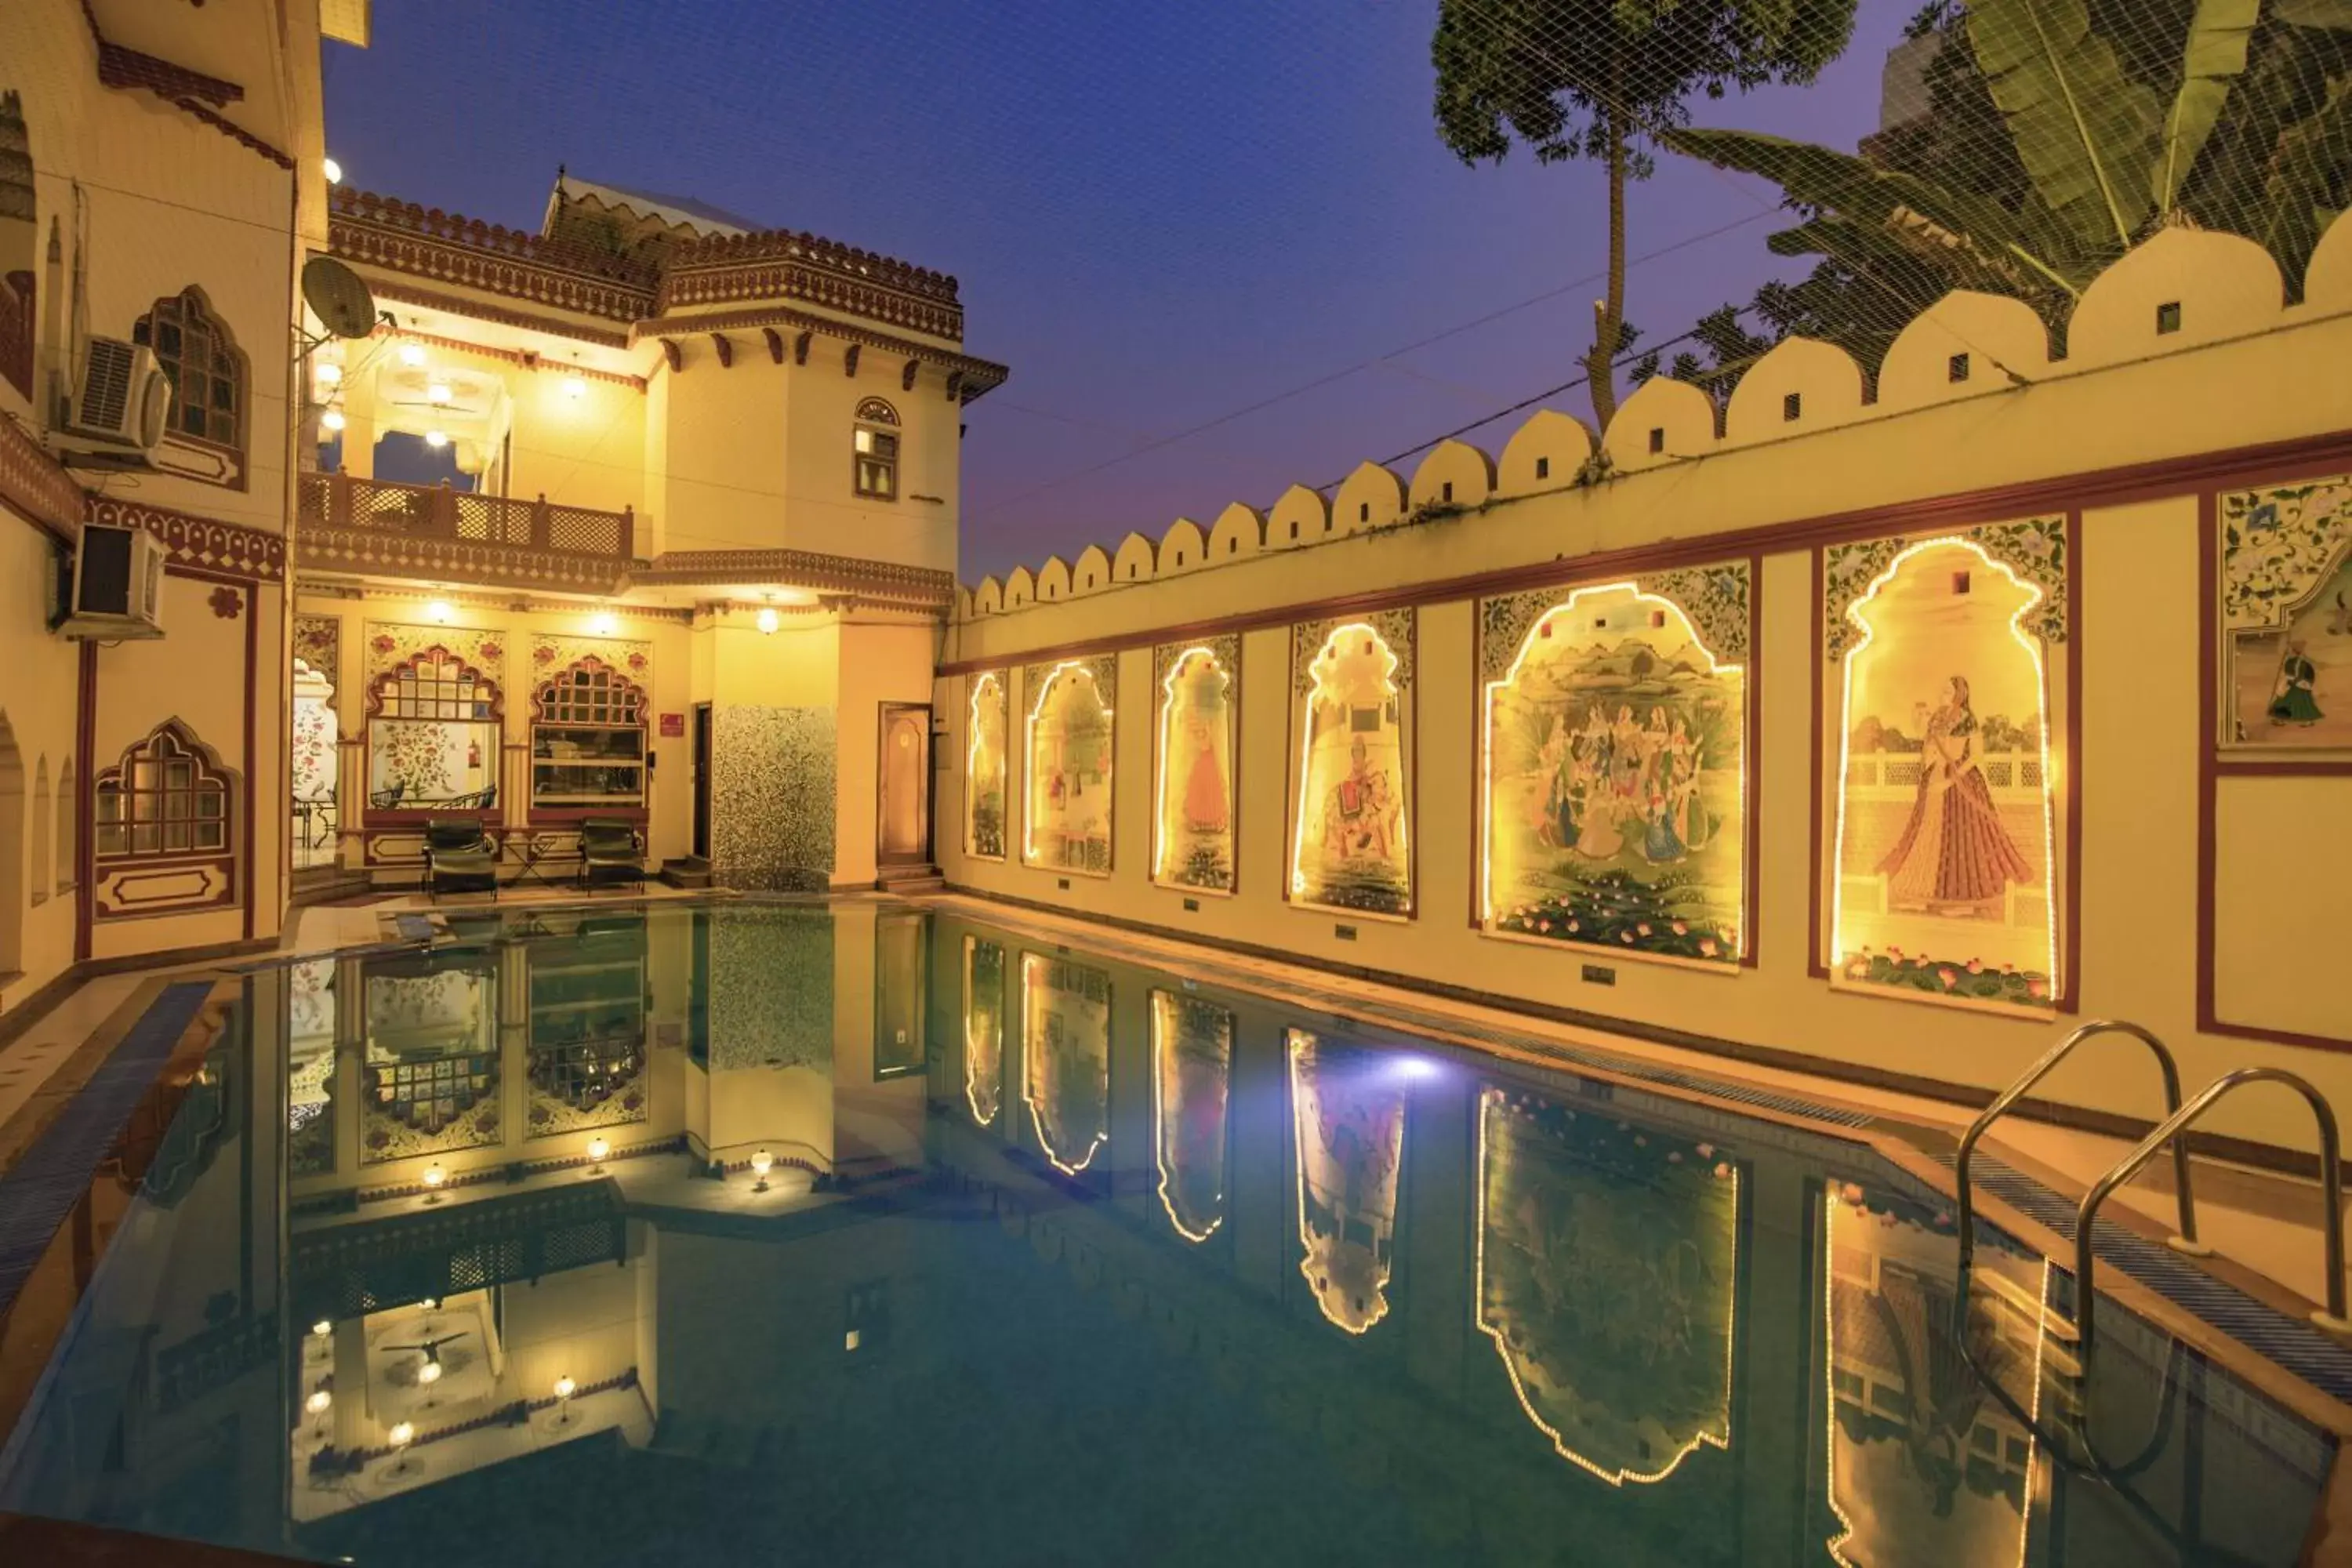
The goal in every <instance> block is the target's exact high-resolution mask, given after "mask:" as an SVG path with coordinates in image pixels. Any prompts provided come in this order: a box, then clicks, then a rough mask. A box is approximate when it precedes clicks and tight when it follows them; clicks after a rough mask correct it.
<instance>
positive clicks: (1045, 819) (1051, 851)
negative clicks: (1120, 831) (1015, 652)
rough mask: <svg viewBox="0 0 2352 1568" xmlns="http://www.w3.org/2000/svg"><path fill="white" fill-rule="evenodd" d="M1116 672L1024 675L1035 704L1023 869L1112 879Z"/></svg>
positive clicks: (1105, 668)
mask: <svg viewBox="0 0 2352 1568" xmlns="http://www.w3.org/2000/svg"><path fill="white" fill-rule="evenodd" d="M1021 685H1022V691H1023V694H1024V696H1025V697H1027V698H1028V700H1029V704H1030V706H1029V721H1028V738H1027V739H1028V743H1027V753H1028V769H1027V774H1026V778H1025V779H1024V786H1025V789H1026V795H1027V808H1026V814H1025V816H1024V823H1023V829H1022V850H1021V858H1022V863H1023V864H1024V865H1029V866H1037V867H1042V868H1046V869H1048V870H1055V871H1072V872H1076V873H1077V874H1078V875H1080V876H1086V877H1108V876H1109V875H1110V833H1111V753H1112V745H1113V740H1114V734H1115V731H1113V729H1112V716H1111V700H1112V697H1113V694H1114V693H1115V692H1116V690H1117V689H1118V659H1117V658H1116V657H1115V656H1113V657H1106V658H1094V659H1066V660H1064V661H1063V662H1062V663H1060V664H1055V665H1050V666H1048V665H1033V666H1031V667H1030V668H1028V669H1026V670H1024V671H1023V673H1022V681H1021Z"/></svg>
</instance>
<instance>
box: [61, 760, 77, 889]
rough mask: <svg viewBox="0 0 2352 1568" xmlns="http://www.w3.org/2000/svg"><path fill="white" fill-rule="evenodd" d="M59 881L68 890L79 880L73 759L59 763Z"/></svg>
mask: <svg viewBox="0 0 2352 1568" xmlns="http://www.w3.org/2000/svg"><path fill="white" fill-rule="evenodd" d="M57 875H58V881H57V888H58V892H60V893H70V892H72V891H73V890H74V889H75V887H76V886H77V885H79V882H80V881H81V802H80V800H79V799H78V798H77V797H76V796H75V795H74V765H73V759H72V758H71V757H68V758H67V759H66V760H65V761H64V762H62V763H58V873H57Z"/></svg>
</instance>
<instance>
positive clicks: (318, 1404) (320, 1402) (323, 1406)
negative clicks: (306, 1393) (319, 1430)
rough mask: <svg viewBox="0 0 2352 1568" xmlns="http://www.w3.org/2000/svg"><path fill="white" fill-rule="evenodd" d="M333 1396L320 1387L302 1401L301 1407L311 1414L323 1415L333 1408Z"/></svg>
mask: <svg viewBox="0 0 2352 1568" xmlns="http://www.w3.org/2000/svg"><path fill="white" fill-rule="evenodd" d="M334 1405H335V1396H334V1395H333V1394H330V1393H329V1392H327V1390H325V1389H323V1388H321V1389H320V1390H318V1391H317V1392H316V1393H314V1394H311V1395H310V1398H308V1399H306V1400H304V1401H303V1402H302V1408H303V1409H305V1410H308V1411H309V1412H310V1414H311V1415H325V1414H326V1413H327V1412H328V1411H330V1410H331V1409H333V1408H334Z"/></svg>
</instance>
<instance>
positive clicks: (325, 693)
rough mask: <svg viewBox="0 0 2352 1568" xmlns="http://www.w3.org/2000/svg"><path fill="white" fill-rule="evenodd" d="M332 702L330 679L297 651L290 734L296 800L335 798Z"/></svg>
mask: <svg viewBox="0 0 2352 1568" xmlns="http://www.w3.org/2000/svg"><path fill="white" fill-rule="evenodd" d="M334 704H335V688H334V684H333V682H332V681H331V680H330V679H328V677H327V676H326V675H324V674H323V673H321V672H320V671H319V670H316V669H313V668H311V667H310V663H309V662H308V661H307V660H305V659H304V658H302V657H301V656H300V655H299V654H298V655H296V656H295V659H294V711H293V723H292V731H293V733H292V736H291V741H292V745H293V767H292V773H293V783H294V798H295V799H296V800H309V801H321V800H324V801H331V800H333V799H334V798H335V775H336V771H337V766H336V764H337V758H336V752H335V742H336V741H337V739H338V737H339V736H340V734H341V726H340V724H339V723H338V721H336V718H335V706H334Z"/></svg>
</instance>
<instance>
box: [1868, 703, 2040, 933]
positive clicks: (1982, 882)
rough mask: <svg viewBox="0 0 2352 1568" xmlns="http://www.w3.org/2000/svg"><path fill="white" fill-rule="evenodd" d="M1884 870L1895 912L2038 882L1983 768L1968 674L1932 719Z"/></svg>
mask: <svg viewBox="0 0 2352 1568" xmlns="http://www.w3.org/2000/svg"><path fill="white" fill-rule="evenodd" d="M1878 869H1879V871H1880V872H1881V873H1882V874H1883V875H1885V877H1886V878H1887V889H1886V898H1887V903H1888V906H1889V907H1890V908H1894V909H1911V910H1938V911H1942V910H1951V911H1954V912H1967V911H1968V910H1969V909H1971V908H1972V907H1974V906H1978V905H1983V904H1989V903H1993V902H1995V901H1997V900H2000V897H2001V895H2002V894H2003V893H2005V892H2006V891H2007V890H2008V889H2009V885H2010V884H2011V883H2012V882H2030V881H2032V879H2033V867H2032V864H2031V863H2030V862H2029V861H2028V860H2027V859H2026V858H2025V856H2024V855H2023V854H2022V853H2021V851H2020V850H2019V849H2018V847H2017V844H2016V841H2015V840H2013V839H2011V837H2010V836H2009V830H2008V829H2007V828H2005V827H2003V826H2001V824H2000V811H1999V809H1998V808H1997V807H1995V806H1994V805H1993V802H1992V790H1991V788H1990V786H1989V785H1987V784H1986V783H1985V777H1984V773H1983V771H1982V770H1981V769H1979V767H1978V766H1977V718H1976V713H1975V711H1974V710H1972V709H1970V707H1969V682H1968V678H1967V677H1966V676H1960V675H1956V676H1954V677H1952V680H1951V685H1950V687H1949V688H1948V689H1947V691H1946V694H1945V699H1944V702H1943V704H1942V706H1940V707H1938V708H1937V710H1935V712H1934V713H1933V714H1931V715H1930V716H1929V717H1928V720H1927V734H1926V736H1925V737H1924V739H1923V742H1922V744H1921V747H1920V752H1919V793H1918V795H1917V796H1916V798H1915V799H1914V800H1913V801H1912V803H1911V818H1910V820H1909V821H1908V822H1906V823H1905V824H1904V826H1903V835H1902V837H1899V838H1897V839H1896V840H1895V847H1894V848H1892V849H1890V850H1889V851H1887V854H1886V858H1885V859H1883V860H1881V861H1880V862H1879V863H1878Z"/></svg>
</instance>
